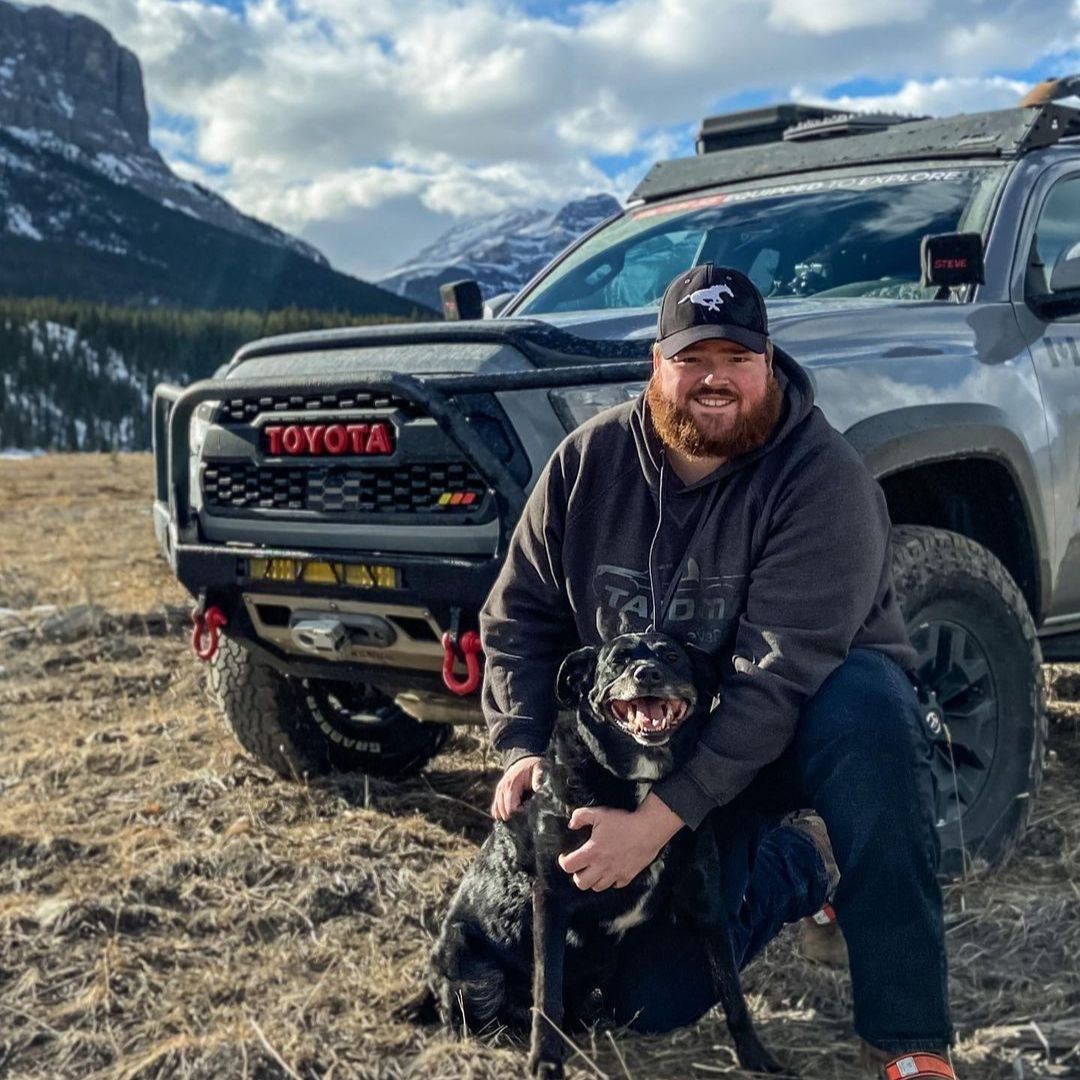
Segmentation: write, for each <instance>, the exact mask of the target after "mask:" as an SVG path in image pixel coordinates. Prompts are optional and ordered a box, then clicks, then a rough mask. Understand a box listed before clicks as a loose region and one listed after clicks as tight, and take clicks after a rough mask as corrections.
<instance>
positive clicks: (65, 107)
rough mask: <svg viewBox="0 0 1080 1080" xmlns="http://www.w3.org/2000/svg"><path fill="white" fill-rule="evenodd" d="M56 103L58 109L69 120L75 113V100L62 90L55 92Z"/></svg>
mask: <svg viewBox="0 0 1080 1080" xmlns="http://www.w3.org/2000/svg"><path fill="white" fill-rule="evenodd" d="M56 104H57V105H59V106H60V111H61V112H62V113H63V114H64V115H65V116H66V117H67V118H68V119H69V120H70V119H71V118H72V117H73V116H74V115H75V102H74V101H72V100H71V98H69V97H68V96H67V94H65V93H64V91H63V90H58V91H57V92H56Z"/></svg>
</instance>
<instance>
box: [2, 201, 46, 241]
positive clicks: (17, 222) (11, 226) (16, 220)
mask: <svg viewBox="0 0 1080 1080" xmlns="http://www.w3.org/2000/svg"><path fill="white" fill-rule="evenodd" d="M7 231H8V232H9V233H13V234H14V235H15V236H25V237H26V238H27V239H28V240H43V239H44V237H43V236H42V235H41V233H40V232H38V230H37V229H35V228H34V221H33V218H31V216H30V211H29V210H27V209H26V207H25V206H20V205H19V204H18V203H12V204H11V205H10V206H9V207H8V208H7Z"/></svg>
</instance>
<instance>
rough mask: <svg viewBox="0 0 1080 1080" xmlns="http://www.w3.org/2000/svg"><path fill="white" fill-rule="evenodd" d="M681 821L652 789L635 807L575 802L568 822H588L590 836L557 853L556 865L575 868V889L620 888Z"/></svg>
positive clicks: (578, 824)
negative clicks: (578, 843)
mask: <svg viewBox="0 0 1080 1080" xmlns="http://www.w3.org/2000/svg"><path fill="white" fill-rule="evenodd" d="M683 824H684V822H683V819H682V818H681V817H679V815H678V814H676V813H675V811H674V810H672V809H671V808H670V807H669V806H668V805H667V804H666V803H665V802H664V801H663V800H662V799H661V798H660V797H659V796H657V795H654V794H653V793H652V792H649V794H648V795H646V796H645V801H644V802H642V804H641V805H640V806H639V807H638V808H637V809H636V810H634V811H629V810H612V809H610V808H609V807H605V806H583V807H579V808H578V809H577V810H575V811H574V812H573V814H572V815H571V817H570V828H571V829H581V828H583V827H584V826H586V825H591V826H592V836H591V837H590V838H589V839H588V840H586V841H585V843H584V844H582V846H581V847H579V848H578V849H577V850H576V851H571V852H568V853H567V854H565V855H560V856H559V865H560V866H561V867H562V868H563V869H564V870H565V871H566V872H567V873H568V874H573V876H574V884H575V885H576V886H577V887H578V888H579V889H582V890H585V889H591V890H592V891H593V892H603V890H604V889H610V888H611V887H612V886H613V885H614V886H615V888H617V889H621V888H622V887H623V886H624V885H628V884H629V883H630V882H631V881H632V880H633V879H634V878H635V877H637V875H638V874H640V873H641V871H642V870H644V869H645V867H646V866H648V865H649V863H651V862H652V861H653V859H655V858H656V856H657V855H659V854H660V849H661V848H662V847H663V846H664V845H665V844H666V843H667V842H668V841H669V840H670V839H671V838H672V837H673V836H674V835H675V834H676V833H677V832H678V831H679V830H680V829H681V828H682V827H683Z"/></svg>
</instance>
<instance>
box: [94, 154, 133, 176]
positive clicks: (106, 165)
mask: <svg viewBox="0 0 1080 1080" xmlns="http://www.w3.org/2000/svg"><path fill="white" fill-rule="evenodd" d="M94 165H95V166H96V167H97V168H98V169H100V170H101V171H102V172H103V173H104V174H105V175H106V176H108V177H110V178H111V179H113V180H120V181H123V180H126V179H127V178H128V177H129V176H131V175H132V174H133V173H134V171H135V170H134V169H132V167H131V166H130V165H129V164H128V163H127V162H126V161H124V160H123V159H121V158H118V157H117V156H116V155H115V154H110V153H107V152H106V151H104V150H102V151H100V152H99V153H97V154H95V155H94Z"/></svg>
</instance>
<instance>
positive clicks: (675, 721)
mask: <svg viewBox="0 0 1080 1080" xmlns="http://www.w3.org/2000/svg"><path fill="white" fill-rule="evenodd" d="M608 708H609V709H610V710H611V716H612V719H613V720H614V721H615V723H616V724H618V726H619V727H621V728H622V729H623V730H624V731H628V732H629V733H630V734H631V735H633V736H634V738H635V739H639V740H646V741H653V740H655V741H658V742H659V741H662V740H663V739H666V738H667V736H668V735H670V734H671V733H672V732H673V731H674V730H675V729H676V728H677V727H678V726H679V725H680V724H681V723H682V722H683V720H684V718H685V717H686V714H687V713H688V712H689V711H690V703H689V702H688V701H686V700H685V699H684V698H666V697H638V698H629V699H627V700H625V701H622V700H618V699H612V700H610V701H609V702H608Z"/></svg>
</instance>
